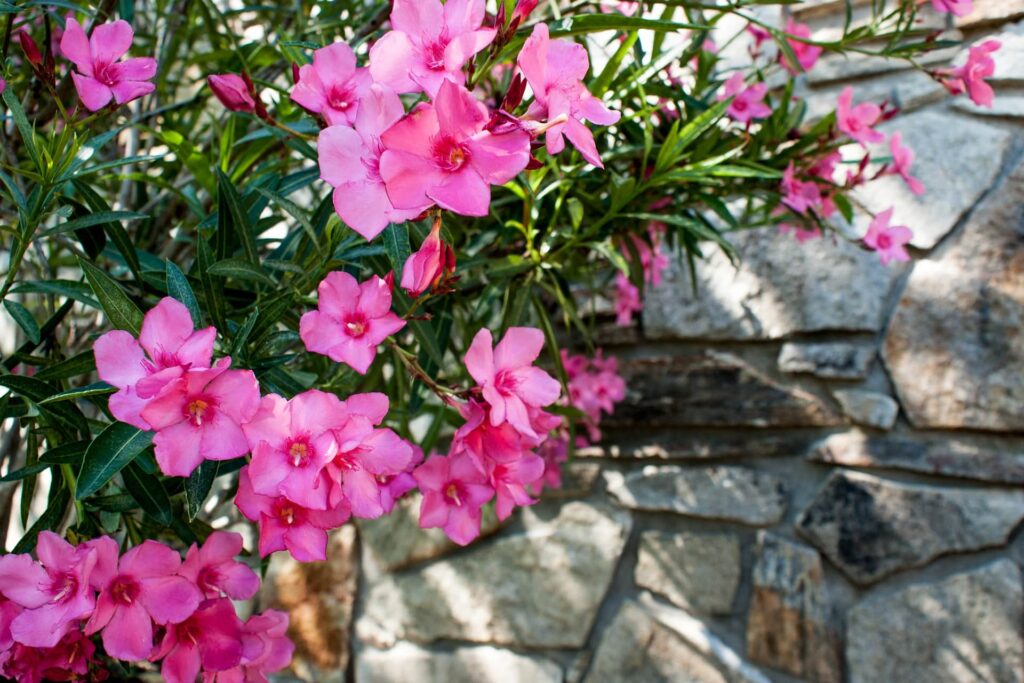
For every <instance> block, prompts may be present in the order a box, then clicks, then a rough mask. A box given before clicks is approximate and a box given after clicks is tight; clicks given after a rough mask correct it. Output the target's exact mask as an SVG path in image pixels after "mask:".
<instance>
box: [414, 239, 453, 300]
mask: <svg viewBox="0 0 1024 683" xmlns="http://www.w3.org/2000/svg"><path fill="white" fill-rule="evenodd" d="M454 270H455V252H454V251H452V248H451V247H450V246H448V245H447V244H446V243H445V242H443V241H442V240H441V221H440V220H438V221H436V222H435V223H434V226H433V227H432V228H431V229H430V234H429V235H427V239H425V240H423V244H421V245H420V248H419V250H418V251H417V252H416V253H415V254H412V255H410V256H409V258H407V259H406V260H405V265H404V266H403V267H402V289H404V290H405V291H406V292H408V293H409V296H413V297H415V296H419V295H420V294H422V293H423V292H425V291H426V290H428V289H431V288H433V287H436V286H437V285H438V283H439V282H440V281H441V278H443V277H444V276H446V275H450V274H451V273H452V272H453V271H454Z"/></svg>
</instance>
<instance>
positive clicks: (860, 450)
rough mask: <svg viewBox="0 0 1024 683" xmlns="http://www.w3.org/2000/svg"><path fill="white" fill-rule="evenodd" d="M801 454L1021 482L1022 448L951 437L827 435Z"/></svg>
mask: <svg viewBox="0 0 1024 683" xmlns="http://www.w3.org/2000/svg"><path fill="white" fill-rule="evenodd" d="M807 459H808V460H810V461H811V462H821V463H826V464H829V465H844V466H847V467H878V468H885V469H900V470H909V471H912V472H925V473H927V474H937V475H940V476H945V477H962V478H964V479H977V480H980V481H991V482H997V483H1003V484H1024V450H1022V449H1021V445H1020V443H1019V442H1018V443H1017V444H1016V445H1015V446H1005V445H978V444H977V443H972V442H968V441H964V440H962V439H954V438H950V437H948V436H943V437H941V438H931V439H929V438H917V437H896V436H885V437H876V436H868V435H866V434H864V433H862V432H848V433H845V434H833V435H832V436H830V437H828V438H827V439H826V440H825V441H824V442H823V443H821V444H820V445H818V446H817V447H815V448H814V449H813V450H812V451H811V452H810V454H809V455H808V456H807Z"/></svg>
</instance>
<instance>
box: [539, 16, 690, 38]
mask: <svg viewBox="0 0 1024 683" xmlns="http://www.w3.org/2000/svg"><path fill="white" fill-rule="evenodd" d="M707 28H710V26H706V25H703V24H686V23H682V22H678V21H662V20H660V19H644V18H641V17H627V16H623V15H620V14H579V15H576V16H573V17H566V18H564V19H562V20H560V21H555V22H552V23H551V35H552V36H571V35H577V34H580V33H594V32H597V31H635V30H638V29H645V30H648V31H680V30H683V29H697V30H700V29H707Z"/></svg>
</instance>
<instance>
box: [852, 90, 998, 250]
mask: <svg viewBox="0 0 1024 683" xmlns="http://www.w3.org/2000/svg"><path fill="white" fill-rule="evenodd" d="M880 129H881V130H883V131H884V132H885V133H886V134H891V133H893V132H896V131H899V132H900V133H901V134H902V136H903V144H904V145H906V146H908V147H910V148H911V149H913V150H914V153H915V155H916V157H915V160H914V165H913V169H912V172H913V174H914V175H915V176H917V177H918V178H920V179H921V182H922V183H924V186H925V193H924V194H923V195H921V196H917V195H915V194H913V193H912V192H911V191H910V190H909V189H908V188H907V186H906V183H904V182H903V179H902V178H900V177H899V176H885V177H883V178H879V179H878V180H875V181H874V182H872V183H869V184H868V185H866V186H864V187H862V188H859V189H858V190H856V191H855V192H854V197H855V198H856V200H857V201H858V202H859V203H860V204H861V205H862V206H864V208H866V209H867V210H868V211H870V212H871V213H879V212H881V211H884V210H886V209H888V208H890V207H895V210H894V211H893V218H892V220H893V223H894V224H896V225H906V226H908V227H909V228H910V229H911V230H912V231H913V232H914V237H913V239H912V240H911V244H912V245H913V246H915V247H918V248H921V249H931V248H932V247H934V246H935V245H936V244H937V243H938V242H939V240H941V239H942V238H943V237H944V236H945V235H946V234H947V233H949V231H950V230H952V229H953V226H954V225H956V223H957V221H959V220H960V217H961V216H962V215H963V214H964V212H965V211H967V209H969V208H971V207H972V206H974V203H975V202H977V201H978V198H979V197H981V195H982V194H983V193H984V192H985V191H986V190H988V189H989V188H990V187H992V183H993V181H994V180H995V179H996V176H997V175H998V173H999V169H1000V168H1001V167H1002V163H1003V162H1002V160H1003V155H1004V152H1005V151H1006V149H1007V147H1008V146H1009V144H1010V141H1011V139H1012V138H1013V133H1011V132H1010V131H1006V130H1002V129H1000V128H995V127H993V126H989V125H986V124H985V123H982V122H980V121H976V120H974V119H971V118H967V117H963V116H958V115H955V114H952V113H948V112H944V111H931V110H929V111H923V112H919V113H915V114H911V115H909V116H899V117H897V118H895V119H893V120H892V121H891V122H889V123H886V124H884V125H883V126H881V127H880ZM951 149H955V150H956V151H957V152H956V154H950V153H949V150H951Z"/></svg>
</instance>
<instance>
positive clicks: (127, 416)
mask: <svg viewBox="0 0 1024 683" xmlns="http://www.w3.org/2000/svg"><path fill="white" fill-rule="evenodd" d="M778 4H785V3H784V2H782V0H778V1H776V0H745V1H743V0H741V1H739V2H733V3H721V7H720V8H718V9H716V5H715V3H708V2H701V1H698V0H693V1H692V2H691V1H690V0H673V1H672V2H658V1H645V2H629V3H627V2H622V3H611V2H600V3H587V2H584V3H572V4H570V3H563V2H549V3H544V5H542V6H538V3H537V1H536V0H533V1H532V2H531V1H530V0H518V1H514V0H498V2H497V3H495V2H494V1H493V0H490V1H489V2H487V3H485V2H484V0H447V2H444V3H442V2H441V0H394V2H393V3H386V2H374V1H371V0H366V1H365V2H350V1H343V2H338V3H315V2H306V1H304V2H300V3H299V5H297V6H295V7H294V8H289V10H288V12H283V11H282V10H283V7H275V6H273V5H269V6H268V5H264V6H258V7H244V8H242V9H241V10H235V9H232V10H227V9H225V8H224V7H222V6H220V5H219V4H218V3H216V2H203V3H199V4H194V3H183V4H181V5H180V6H178V5H175V6H174V7H172V6H171V5H167V4H166V3H164V4H160V3H157V5H155V6H151V7H149V6H147V7H146V8H142V7H139V8H136V6H135V5H134V4H133V3H131V2H120V3H117V12H118V13H119V15H120V18H116V19H115V17H114V16H112V15H111V13H112V11H113V10H112V9H111V8H112V7H113V6H114V3H103V4H102V5H101V6H100V7H98V8H96V9H90V8H86V7H78V6H76V5H73V4H72V3H67V2H65V3H61V4H60V5H59V9H58V6H57V5H53V6H48V5H46V4H44V3H33V4H26V5H24V6H14V5H11V6H10V7H9V8H8V9H7V10H6V11H5V22H6V24H5V25H6V39H5V41H4V43H3V48H2V49H3V57H4V63H3V69H4V74H3V75H4V76H5V77H6V80H5V81H4V83H3V87H4V90H3V102H4V105H5V109H6V113H7V121H6V128H5V136H4V145H3V150H2V153H3V155H4V161H3V164H2V168H0V186H2V187H0V196H2V204H0V209H2V212H3V216H4V221H3V228H4V231H5V233H6V235H7V241H6V245H7V246H6V249H7V252H8V253H7V256H8V268H7V272H6V274H5V275H4V276H3V280H2V284H0V298H2V299H3V303H4V307H5V309H6V311H7V313H8V314H9V316H10V318H11V320H13V322H14V323H16V325H17V327H18V330H19V332H18V336H19V340H18V341H19V345H18V346H17V347H16V348H15V349H13V351H12V352H11V353H8V354H7V355H6V356H5V357H4V358H3V361H2V364H3V368H4V372H3V374H0V386H2V387H4V388H5V394H4V396H3V397H2V398H0V410H2V411H3V413H2V417H3V418H4V420H6V422H5V426H6V429H7V432H6V437H5V441H4V443H5V449H4V452H3V455H2V457H3V468H4V469H3V471H4V472H6V474H5V476H4V477H3V478H2V481H4V482H11V483H10V484H8V488H10V487H17V501H18V502H17V504H16V505H15V507H16V508H17V509H12V507H11V506H12V505H13V504H14V503H13V501H14V498H13V497H12V496H9V495H8V496H4V497H3V498H2V501H3V502H4V504H5V505H6V506H7V507H6V508H5V509H4V510H3V514H2V516H0V519H3V520H5V526H9V527H10V528H11V529H12V530H14V533H15V534H16V535H17V536H18V538H17V539H15V538H11V539H10V540H11V541H12V542H13V544H7V545H8V547H9V548H10V549H11V551H12V552H11V553H10V554H7V555H4V556H2V557H0V675H3V676H6V677H8V678H14V679H17V680H27V681H38V680H42V679H57V680H67V679H70V678H90V679H96V680H100V679H102V678H104V677H105V676H106V675H108V674H110V675H116V676H121V675H128V674H129V673H130V672H131V671H133V670H135V669H138V668H147V667H153V666H158V667H159V669H160V671H161V673H162V674H163V676H164V677H165V678H166V679H167V680H169V681H172V682H174V681H187V682H188V681H194V680H195V679H196V678H197V677H198V676H199V675H200V674H201V675H202V676H203V679H204V680H205V681H214V680H216V681H239V680H245V681H263V680H266V675H267V674H268V673H271V672H274V671H277V670H279V669H281V668H283V667H285V666H287V664H288V662H289V660H290V657H291V651H292V647H291V645H290V643H289V641H288V639H287V636H286V628H287V616H286V615H284V614H282V613H279V612H275V611H273V610H269V611H264V612H262V613H257V614H254V615H253V616H250V617H249V618H248V619H247V620H245V621H243V620H242V619H241V618H240V617H239V616H238V615H237V614H236V612H235V607H234V605H233V603H232V602H231V601H232V600H247V599H250V598H252V597H253V596H254V595H255V594H256V592H257V590H258V587H259V578H258V573H257V572H256V571H254V568H255V567H258V566H259V561H258V559H257V558H260V557H261V558H265V557H267V556H268V555H270V554H271V553H274V552H287V553H290V554H291V555H292V556H294V557H295V558H296V559H298V560H300V561H316V560H323V559H325V557H326V548H327V539H328V533H329V532H330V531H331V530H332V529H334V528H337V527H338V526H340V525H342V524H345V523H346V522H347V521H348V520H350V519H351V518H375V517H379V516H381V515H386V514H388V513H390V512H391V511H392V509H393V508H394V506H395V504H396V501H397V500H398V499H400V498H401V497H403V496H406V495H410V494H411V493H412V492H413V491H417V490H418V492H419V494H418V495H419V498H420V512H419V521H420V525H421V526H422V527H424V528H431V527H436V528H441V529H443V530H444V532H445V533H446V534H447V535H448V536H449V537H450V538H451V539H452V540H453V541H455V542H456V543H459V544H468V543H470V542H472V541H473V539H474V538H476V537H477V536H478V535H479V533H480V523H481V515H482V511H483V509H484V508H485V506H489V505H492V504H493V506H494V510H495V513H496V516H497V517H498V519H499V520H504V519H506V518H507V517H508V516H509V515H510V514H512V512H513V510H514V509H515V508H516V507H518V506H525V505H531V504H532V503H534V502H536V500H537V498H538V496H540V495H541V493H542V491H543V489H544V488H546V487H557V486H559V485H560V467H561V465H562V463H564V462H565V461H566V460H567V459H568V457H569V456H570V454H571V452H572V450H573V449H574V448H576V447H579V446H581V445H586V444H588V443H592V442H595V441H597V440H599V439H600V438H601V433H600V422H601V419H602V417H603V416H605V415H607V414H610V413H611V412H613V410H614V408H615V404H616V403H617V402H618V401H620V400H622V399H623V397H624V396H625V392H626V387H625V384H624V382H623V381H622V379H621V378H620V377H619V375H618V372H617V366H616V362H615V359H613V358H605V357H604V356H603V355H602V354H601V352H600V350H599V349H594V348H593V341H592V340H593V337H594V332H595V330H596V329H598V327H599V326H600V325H601V324H603V320H604V317H605V316H608V317H612V316H614V320H615V322H616V323H617V324H619V325H631V324H633V319H634V316H635V315H636V313H638V312H639V311H640V310H642V307H643V293H644V290H645V289H646V288H647V287H650V286H654V285H657V284H658V283H659V281H660V278H661V272H662V270H663V269H664V268H665V267H666V265H667V264H668V262H669V261H668V259H669V258H683V259H685V260H688V261H689V263H690V266H691V268H692V265H693V262H694V260H695V259H697V258H700V257H702V255H703V251H702V250H703V249H705V248H707V246H708V245H709V244H710V245H712V246H717V247H718V248H721V249H724V250H725V251H726V252H727V253H729V254H732V250H731V247H730V245H729V242H728V239H727V237H728V233H729V232H730V231H733V230H737V229H741V228H744V229H746V228H753V227H760V226H771V225H778V227H779V229H780V231H782V232H793V233H794V234H795V236H796V238H797V240H798V241H799V242H803V241H806V240H808V239H813V238H816V237H821V236H823V235H824V234H825V233H830V234H833V235H836V236H837V237H838V238H842V239H852V240H854V241H856V242H858V243H859V244H860V245H861V246H862V247H863V248H864V249H868V250H874V251H876V252H877V253H878V255H879V257H880V258H881V260H882V262H883V263H888V262H889V261H901V260H907V259H908V258H909V254H908V252H907V250H906V244H907V243H908V242H909V241H910V238H911V231H910V229H909V228H907V227H905V226H893V225H890V221H891V212H890V211H885V212H882V213H879V214H878V215H877V216H873V217H868V218H867V220H866V221H864V222H865V223H866V224H869V225H868V227H867V229H866V232H865V231H863V229H862V231H861V232H862V233H863V234H858V233H857V232H856V227H855V226H856V225H857V223H856V220H855V211H854V206H853V204H852V202H851V201H850V199H849V198H848V195H849V193H850V191H851V190H852V189H854V188H855V187H857V186H859V185H861V184H863V183H866V182H868V181H869V180H871V179H872V178H874V177H877V176H879V175H884V174H893V175H899V176H901V177H902V178H903V179H904V180H905V181H906V182H907V184H908V186H909V187H910V189H911V190H912V191H913V192H915V193H921V192H924V191H925V188H924V187H923V186H922V184H921V183H920V181H919V180H917V179H916V178H915V177H914V175H913V171H912V164H913V158H914V157H913V152H912V150H910V149H908V148H906V147H904V146H903V144H902V141H901V140H900V138H899V136H898V135H893V136H891V137H890V138H889V139H888V142H886V136H885V135H884V134H883V133H882V132H881V131H879V130H878V129H877V127H876V126H877V124H879V123H880V122H882V121H884V120H885V119H887V118H890V117H892V116H894V115H896V114H897V113H898V112H897V110H896V108H895V107H893V106H892V104H891V103H885V102H882V103H872V102H857V103H855V101H856V99H857V97H856V92H855V91H854V90H853V89H851V88H847V89H846V90H844V91H843V93H842V94H841V96H840V97H839V98H838V101H837V102H836V110H835V111H834V112H833V113H831V114H829V115H827V116H825V117H824V118H821V119H820V120H816V121H806V120H805V112H806V105H805V103H803V102H802V101H801V100H800V99H799V98H798V97H796V96H795V95H794V93H795V92H796V91H795V87H796V86H795V84H796V82H797V80H798V79H799V78H800V76H801V74H802V73H803V72H805V71H808V70H811V69H813V68H814V67H815V64H816V63H817V62H818V61H819V60H820V59H823V58H825V57H826V55H828V54H830V53H834V54H840V53H855V54H873V55H876V56H883V57H887V58H891V59H906V60H911V61H912V60H913V58H914V57H915V56H917V55H919V54H920V53H921V52H925V51H929V50H934V49H937V48H943V47H948V46H949V45H950V42H949V41H946V40H944V39H942V37H941V35H940V34H938V33H929V32H928V31H926V30H924V29H921V28H919V22H918V13H919V12H923V11H932V12H940V13H942V12H945V13H952V14H957V15H959V14H963V13H965V12H968V11H970V5H971V2H970V0H932V1H931V5H930V6H929V7H931V9H927V8H926V7H925V6H924V3H922V2H920V1H919V0H896V1H895V2H881V1H880V2H874V3H872V6H871V8H870V10H871V11H870V13H869V15H868V16H866V17H865V18H864V19H863V21H860V22H859V23H857V22H852V21H851V22H849V23H848V25H847V26H846V27H845V30H844V32H843V35H842V37H841V38H839V39H835V40H829V41H821V40H816V39H815V38H814V34H813V33H812V31H811V29H810V28H809V27H807V26H804V25H801V24H799V23H797V22H795V21H794V20H793V19H792V18H789V19H788V20H781V19H778V15H777V13H776V14H772V13H771V12H770V11H768V10H778V9H779V8H778V7H772V6H773V5H778ZM69 10H71V11H69ZM773 17H774V18H773ZM40 45H42V47H40ZM998 47H999V45H998V43H996V42H995V41H988V42H985V43H982V44H981V45H978V46H974V47H971V48H970V51H969V56H968V58H967V61H966V63H964V64H963V65H958V66H952V67H941V68H937V69H935V70H934V71H932V72H930V73H931V75H932V77H933V78H935V79H936V80H938V81H939V82H941V83H943V84H944V85H945V86H946V87H947V88H948V89H949V90H950V92H953V93H955V94H956V93H966V94H968V95H969V96H970V97H971V98H972V99H973V100H974V101H975V102H977V103H979V104H982V105H990V104H991V100H992V90H991V88H990V87H989V86H988V85H987V84H986V83H985V79H986V78H987V77H988V76H991V75H992V73H993V71H994V62H993V58H992V53H993V52H995V51H996V50H997V49H998ZM912 63H913V64H914V65H916V64H917V62H916V61H913V62H912ZM289 65H290V68H289ZM780 239H785V238H784V237H780ZM794 248H799V245H797V244H794ZM396 280H397V281H398V286H397V287H396ZM609 296H610V298H611V299H612V301H611V302H609V303H610V305H609V306H604V305H601V302H602V301H604V300H605V299H606V297H609ZM569 347H573V348H574V349H575V350H574V351H573V352H570V350H569ZM223 503H227V505H224V504H223ZM232 503H233V504H232ZM234 509H237V514H235V513H233V512H232V510H234ZM11 517H13V520H12V521H11V524H9V525H8V524H7V522H6V520H8V519H9V518H11ZM242 518H244V519H246V520H249V521H250V522H251V523H252V524H251V526H248V527H247V526H246V525H244V524H243V523H242ZM214 520H216V521H215V525H216V527H217V528H218V529H221V530H216V531H215V530H214V527H213V526H211V522H214ZM228 525H234V526H233V528H234V529H236V530H240V531H246V532H247V533H248V534H249V536H248V537H249V538H250V539H251V541H252V542H251V543H249V545H250V546H251V548H250V552H248V553H247V552H245V551H244V550H243V546H244V545H245V540H244V539H243V536H242V535H240V534H239V533H237V532H236V531H226V530H223V529H224V528H225V527H226V526H228ZM0 533H2V534H3V538H4V539H5V541H6V539H7V534H8V529H6V528H5V529H3V530H0ZM185 548H187V552H186V554H185V556H184V560H182V555H181V551H182V550H183V549H185ZM33 552H34V556H33V554H32V553H33Z"/></svg>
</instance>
